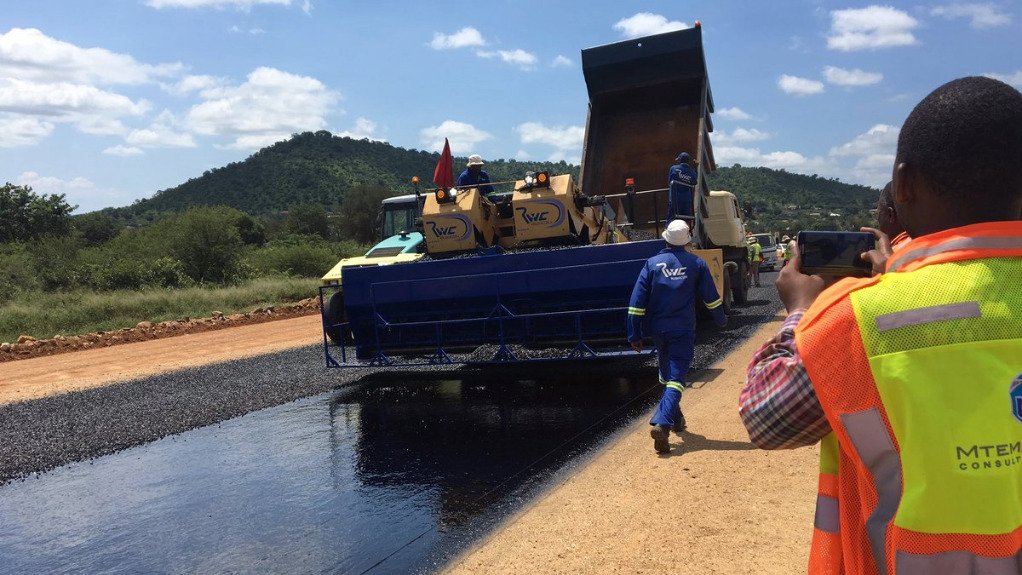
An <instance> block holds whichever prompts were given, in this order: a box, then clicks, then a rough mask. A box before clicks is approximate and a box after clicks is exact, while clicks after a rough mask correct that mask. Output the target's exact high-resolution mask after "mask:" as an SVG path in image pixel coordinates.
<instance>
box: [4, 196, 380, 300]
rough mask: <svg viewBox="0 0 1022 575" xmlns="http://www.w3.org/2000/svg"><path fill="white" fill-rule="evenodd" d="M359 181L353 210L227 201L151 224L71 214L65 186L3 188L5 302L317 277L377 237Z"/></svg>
mask: <svg viewBox="0 0 1022 575" xmlns="http://www.w3.org/2000/svg"><path fill="white" fill-rule="evenodd" d="M387 195H389V193H388V192H387V191H386V190H385V189H383V188H378V187H368V186H366V187H362V188H359V189H358V194H356V196H357V197H359V198H360V200H359V201H356V202H353V205H352V206H348V207H349V208H350V210H349V211H348V217H331V216H330V215H329V214H328V213H327V212H326V210H324V209H323V208H322V207H321V206H318V205H313V204H300V205H295V206H291V208H290V209H289V210H286V211H284V212H282V213H278V214H275V215H271V216H252V215H250V214H247V213H245V212H243V211H241V210H238V209H235V208H230V207H225V206H194V207H191V208H188V209H186V210H184V211H181V212H165V213H162V214H160V215H159V217H157V218H155V219H154V221H153V222H151V223H149V224H148V225H144V226H136V225H126V224H125V223H124V222H123V221H120V220H118V219H116V218H114V217H113V216H111V215H110V214H108V213H104V212H92V213H87V214H83V215H80V216H72V212H73V211H74V209H75V207H74V206H72V205H70V204H68V202H67V201H66V199H65V197H64V195H63V194H53V195H46V194H43V195H37V194H36V193H35V192H33V191H32V189H31V188H30V187H27V186H16V185H13V184H10V183H8V184H6V185H4V186H3V187H0V222H3V223H2V225H0V302H2V301H8V300H10V299H11V298H13V297H15V296H17V295H18V294H21V293H32V292H36V291H67V290H75V289H83V288H84V289H92V290H99V291H104V290H115V289H132V290H145V289H157V288H180V287H189V286H194V285H211V286H216V285H231V284H237V283H239V282H243V281H245V280H248V279H253V278H256V277H265V276H274V275H278V276H279V275H284V276H301V277H318V276H320V275H322V274H323V273H325V272H326V271H327V270H329V269H330V268H331V267H332V266H333V265H334V264H335V263H337V260H338V259H340V258H342V257H349V256H353V255H360V254H361V253H364V251H365V250H366V249H367V246H366V244H368V243H371V242H373V241H374V240H375V238H374V236H373V234H374V230H373V228H374V223H375V214H376V210H377V208H378V206H379V201H380V200H381V199H382V198H383V197H386V196H387Z"/></svg>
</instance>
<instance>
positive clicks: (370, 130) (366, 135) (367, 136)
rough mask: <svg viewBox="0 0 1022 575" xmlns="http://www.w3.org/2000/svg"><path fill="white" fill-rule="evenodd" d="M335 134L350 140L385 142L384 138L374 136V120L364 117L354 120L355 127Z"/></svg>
mask: <svg viewBox="0 0 1022 575" xmlns="http://www.w3.org/2000/svg"><path fill="white" fill-rule="evenodd" d="M335 135H336V136H341V137H346V138H351V139H352V140H370V141H373V142H385V141H386V140H384V139H382V138H380V137H377V136H376V122H374V121H372V120H368V119H366V118H358V119H356V120H355V127H354V129H352V130H345V131H343V132H340V133H339V134H335Z"/></svg>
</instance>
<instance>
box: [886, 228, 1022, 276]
mask: <svg viewBox="0 0 1022 575" xmlns="http://www.w3.org/2000/svg"><path fill="white" fill-rule="evenodd" d="M1012 248H1022V238H1018V237H1012V236H1004V237H998V236H979V237H971V238H960V239H956V240H950V241H946V242H943V243H941V244H938V245H935V246H930V247H919V248H915V249H912V245H911V244H909V245H907V246H906V247H905V251H904V253H900V254H897V255H896V256H895V257H894V259H893V260H892V261H891V262H890V263H889V264H888V265H887V271H888V272H896V271H898V270H900V269H901V268H902V267H904V266H906V265H908V264H909V263H911V262H913V261H915V260H920V259H923V258H928V257H930V256H935V255H937V254H942V253H945V252H951V251H956V250H991V249H992V250H998V249H1002V250H1003V249H1012Z"/></svg>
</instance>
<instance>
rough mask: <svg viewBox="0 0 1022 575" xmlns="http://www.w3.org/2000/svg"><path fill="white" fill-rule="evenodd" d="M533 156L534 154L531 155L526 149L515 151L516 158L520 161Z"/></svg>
mask: <svg viewBox="0 0 1022 575" xmlns="http://www.w3.org/2000/svg"><path fill="white" fill-rule="evenodd" d="M531 157H532V156H530V155H529V152H526V151H525V150H518V151H517V152H515V159H516V160H518V161H519V162H525V161H528V160H529V158H531Z"/></svg>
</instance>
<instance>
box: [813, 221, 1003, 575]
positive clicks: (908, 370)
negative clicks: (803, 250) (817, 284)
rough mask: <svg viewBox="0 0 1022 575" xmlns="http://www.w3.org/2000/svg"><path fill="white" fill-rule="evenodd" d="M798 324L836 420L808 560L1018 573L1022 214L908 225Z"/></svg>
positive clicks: (894, 574)
mask: <svg viewBox="0 0 1022 575" xmlns="http://www.w3.org/2000/svg"><path fill="white" fill-rule="evenodd" d="M887 272H888V273H886V274H884V275H881V276H876V277H873V278H868V279H846V280H842V281H841V282H839V283H837V284H835V285H834V286H832V287H831V288H830V289H828V290H826V291H825V292H824V293H823V294H821V295H820V297H819V298H817V301H816V302H814V304H813V305H812V307H810V309H809V310H808V311H807V312H806V314H805V316H803V318H802V321H800V322H799V325H798V326H797V327H796V330H795V338H796V344H797V346H798V349H799V355H800V356H801V358H802V361H803V363H804V365H805V367H806V371H807V373H808V374H809V378H810V380H811V381H812V382H813V387H814V389H815V390H816V393H817V396H818V397H819V400H820V404H821V405H822V406H823V410H824V413H825V414H826V416H827V420H828V421H829V422H830V425H831V428H832V429H833V434H831V435H830V436H828V438H825V439H824V442H823V444H822V446H821V468H820V489H819V496H818V500H817V514H816V522H815V530H814V536H813V547H812V550H811V551H810V564H809V572H810V573H814V574H815V573H828V574H830V573H833V574H840V573H849V574H850V573H867V574H873V573H876V574H884V575H924V574H926V575H929V574H938V575H945V574H947V575H951V574H954V575H957V574H975V573H990V574H997V575H1001V574H1004V575H1008V574H1018V573H1022V222H993V223H987V224H976V225H971V226H966V227H962V228H955V229H952V230H946V231H943V232H939V233H936V234H931V235H929V236H924V237H920V238H915V239H913V240H912V241H911V242H910V243H908V244H906V245H905V247H904V248H903V249H902V250H899V251H898V252H896V253H895V254H894V255H893V256H892V257H891V258H890V259H889V260H888V265H887Z"/></svg>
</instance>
